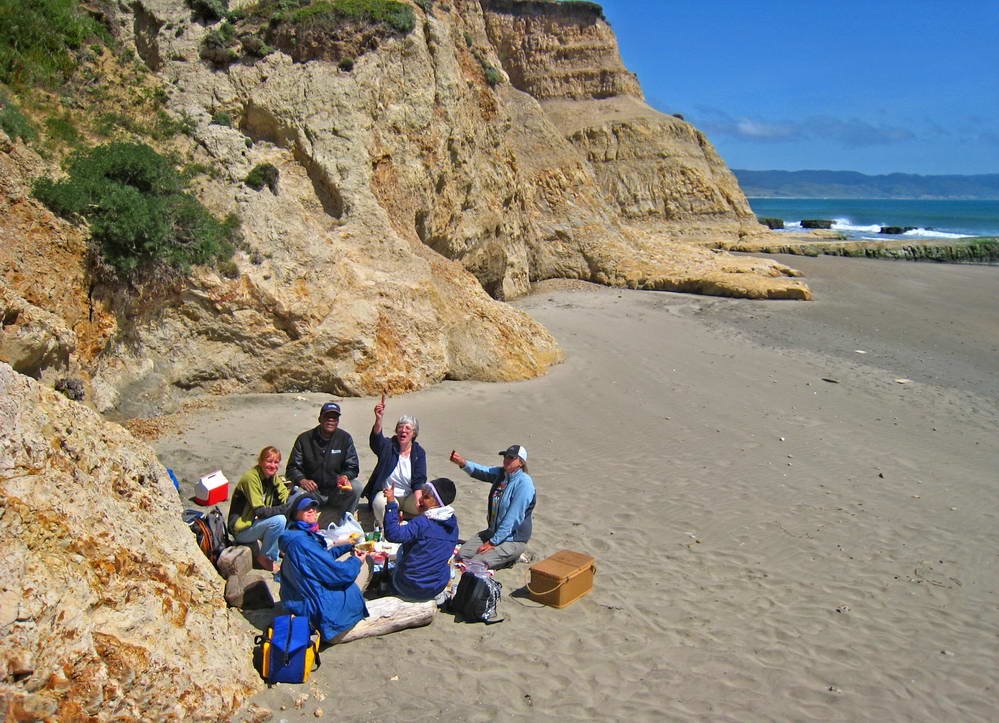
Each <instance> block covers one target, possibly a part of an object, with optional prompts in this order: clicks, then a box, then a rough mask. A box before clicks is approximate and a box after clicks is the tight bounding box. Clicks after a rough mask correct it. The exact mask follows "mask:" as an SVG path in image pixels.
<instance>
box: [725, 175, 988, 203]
mask: <svg viewBox="0 0 999 723" xmlns="http://www.w3.org/2000/svg"><path fill="white" fill-rule="evenodd" d="M734 173H735V175H736V177H737V178H738V179H739V185H740V186H742V190H743V192H744V193H745V194H746V195H747V196H749V197H751V198H916V199H972V200H974V199H983V200H984V199H999V173H990V174H983V175H977V176H919V175H915V174H911V173H889V174H887V175H883V176H868V175H865V174H863V173H857V172H856V171H741V170H734Z"/></svg>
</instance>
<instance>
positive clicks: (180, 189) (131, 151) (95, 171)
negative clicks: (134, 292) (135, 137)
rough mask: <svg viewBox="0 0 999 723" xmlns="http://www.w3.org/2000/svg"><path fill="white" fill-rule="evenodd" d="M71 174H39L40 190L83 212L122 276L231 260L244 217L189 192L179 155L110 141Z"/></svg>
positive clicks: (64, 210)
mask: <svg viewBox="0 0 999 723" xmlns="http://www.w3.org/2000/svg"><path fill="white" fill-rule="evenodd" d="M67 171H68V178H67V179H65V180H62V181H53V180H51V179H50V178H40V179H38V180H37V181H36V182H35V185H34V189H33V192H34V195H35V196H36V197H37V198H38V199H39V200H41V201H42V202H43V203H44V204H45V205H47V206H48V207H49V208H50V209H52V211H53V212H55V213H57V214H59V215H61V216H64V217H67V218H77V217H79V218H83V219H86V221H87V222H88V224H89V227H90V239H91V243H92V251H93V252H94V253H95V254H96V257H97V260H98V261H99V262H101V261H102V262H105V263H107V264H108V265H109V266H111V267H112V268H113V269H114V270H115V271H116V272H117V273H118V274H119V275H120V276H123V277H131V276H133V275H134V274H135V273H136V272H137V271H143V270H144V271H153V270H155V269H156V268H157V267H159V268H162V267H164V266H165V267H168V268H173V269H180V270H185V269H187V268H188V267H189V266H190V265H191V264H211V263H216V262H219V261H224V260H227V259H229V258H230V257H231V256H232V253H233V240H234V238H235V235H236V233H237V231H238V225H239V224H238V221H237V220H236V219H235V218H234V217H230V218H228V219H226V220H225V221H219V220H218V219H216V218H215V217H214V216H212V214H211V213H209V212H208V210H207V209H206V208H205V207H204V206H202V205H201V203H199V202H198V200H197V199H196V198H194V197H193V196H191V195H190V194H188V193H186V192H185V191H186V185H187V182H186V180H185V179H184V178H183V176H181V174H180V173H178V171H177V168H176V165H175V164H174V162H173V161H172V160H171V159H169V158H166V157H165V156H162V155H160V154H159V153H157V152H156V151H154V150H153V149H152V148H150V147H149V146H147V145H145V144H141V143H110V144H107V145H103V146H99V147H97V148H94V149H92V150H89V151H86V152H79V153H76V154H74V155H73V156H71V157H70V159H69V162H68V164H67Z"/></svg>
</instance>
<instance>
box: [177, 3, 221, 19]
mask: <svg viewBox="0 0 999 723" xmlns="http://www.w3.org/2000/svg"><path fill="white" fill-rule="evenodd" d="M187 5H188V7H190V8H191V10H193V11H194V15H195V17H197V18H201V19H202V20H221V19H222V18H224V17H225V16H226V13H228V12H229V0H187Z"/></svg>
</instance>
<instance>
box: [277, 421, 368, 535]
mask: <svg viewBox="0 0 999 723" xmlns="http://www.w3.org/2000/svg"><path fill="white" fill-rule="evenodd" d="M360 470H361V466H360V463H359V462H358V459H357V450H356V449H355V448H354V440H353V438H351V436H350V434H348V433H347V432H345V431H344V430H342V429H340V405H339V404H337V403H336V402H326V403H325V404H324V405H323V406H322V409H320V410H319V424H318V425H317V426H316V427H313V428H312V429H309V430H306V431H305V432H302V433H301V434H300V435H298V439H296V440H295V446H294V447H292V450H291V454H290V455H289V456H288V466H287V467H286V469H285V473H284V474H285V477H287V478H288V480H289V481H290V482H291V483H292V484H294V485H297V486H298V487H299V488H300V489H302V490H305V491H306V492H308V493H310V494H312V495H313V496H319V497H322V498H325V499H326V502H325V504H324V505H323V515H322V517H323V519H322V520H320V524H321V525H323V524H328V523H329V522H338V521H339V520H340V518H341V517H342V516H343V513H344V512H354V511H355V510H356V509H357V501H358V499H360V497H361V491H362V489H363V488H364V483H363V482H361V481H360V480H359V479H358V478H357V475H358V472H360Z"/></svg>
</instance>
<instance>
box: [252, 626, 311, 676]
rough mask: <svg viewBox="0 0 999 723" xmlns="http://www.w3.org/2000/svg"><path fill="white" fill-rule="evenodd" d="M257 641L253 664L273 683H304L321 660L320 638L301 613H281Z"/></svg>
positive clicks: (261, 674)
mask: <svg viewBox="0 0 999 723" xmlns="http://www.w3.org/2000/svg"><path fill="white" fill-rule="evenodd" d="M255 642H256V648H255V649H254V651H253V664H254V667H256V669H257V672H258V673H260V677H261V678H263V679H264V680H266V681H267V682H268V683H271V684H273V683H304V682H306V681H307V680H308V679H309V676H310V675H312V671H313V670H316V669H317V668H319V665H320V663H321V661H320V659H319V638H318V637H316V638H313V637H312V625H311V624H310V623H309V618H307V617H305V616H302V615H278V616H277V617H276V618H274V620H272V621H271V624H270V627H268V628H267V630H266V632H264V634H263V635H258V636H257V637H256V640H255Z"/></svg>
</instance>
